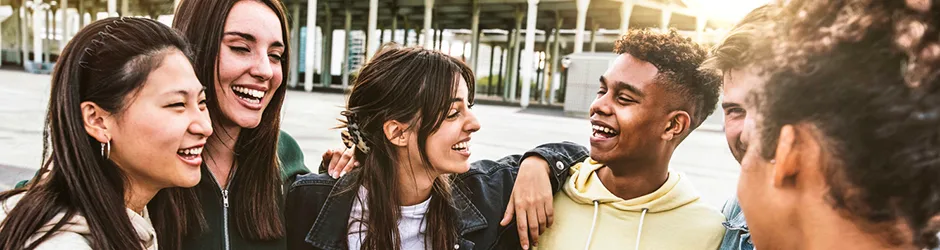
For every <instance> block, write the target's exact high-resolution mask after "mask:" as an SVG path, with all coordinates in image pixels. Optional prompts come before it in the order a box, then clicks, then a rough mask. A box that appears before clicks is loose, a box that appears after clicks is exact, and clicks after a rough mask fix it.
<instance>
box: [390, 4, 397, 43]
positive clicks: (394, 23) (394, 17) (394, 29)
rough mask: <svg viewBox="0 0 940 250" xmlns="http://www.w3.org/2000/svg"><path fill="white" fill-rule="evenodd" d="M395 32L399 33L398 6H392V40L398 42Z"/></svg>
mask: <svg viewBox="0 0 940 250" xmlns="http://www.w3.org/2000/svg"><path fill="white" fill-rule="evenodd" d="M395 33H398V7H394V8H392V37H391V38H392V42H397V41H396V40H395V38H396V35H395Z"/></svg>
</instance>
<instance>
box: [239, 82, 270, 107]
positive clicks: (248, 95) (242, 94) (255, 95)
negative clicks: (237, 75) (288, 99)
mask: <svg viewBox="0 0 940 250" xmlns="http://www.w3.org/2000/svg"><path fill="white" fill-rule="evenodd" d="M232 91H235V95H237V96H238V97H239V98H241V99H243V100H245V101H247V102H249V103H255V104H257V103H261V99H262V98H264V95H265V94H266V93H265V92H264V91H261V90H256V89H250V88H245V87H239V86H232Z"/></svg>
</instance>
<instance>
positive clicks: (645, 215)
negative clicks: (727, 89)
mask: <svg viewBox="0 0 940 250" xmlns="http://www.w3.org/2000/svg"><path fill="white" fill-rule="evenodd" d="M615 52H616V53H617V54H620V55H619V56H617V58H616V59H614V61H613V62H612V64H611V66H610V68H608V70H607V72H605V73H604V74H603V75H602V76H600V79H599V80H598V86H599V88H598V92H597V99H595V100H594V103H592V104H591V109H590V114H591V124H592V129H593V131H592V136H591V150H590V158H588V159H587V160H585V161H583V162H580V163H577V164H575V165H574V166H572V167H571V170H570V171H571V177H570V178H568V180H567V181H566V182H565V183H564V187H563V189H562V190H564V195H556V196H555V201H554V210H555V218H554V219H555V223H554V226H552V227H551V228H549V229H547V230H546V231H545V232H544V234H543V235H541V236H540V240H539V245H538V247H539V248H538V249H541V250H545V249H625V248H628V249H709V250H714V249H717V248H718V245H719V243H721V239H722V236H723V235H724V228H723V227H722V226H721V223H722V222H723V221H724V217H723V216H722V215H721V213H719V212H718V211H717V210H715V209H713V208H711V207H709V206H708V205H706V204H704V202H702V201H701V200H700V199H699V195H698V194H697V192H696V190H695V188H694V187H693V186H692V184H691V183H689V180H688V177H686V176H684V175H683V174H681V173H678V172H674V171H670V170H669V161H670V159H671V158H672V154H673V152H674V151H675V149H676V147H678V146H679V144H680V143H681V142H682V141H683V139H685V138H686V137H687V136H688V135H689V133H691V132H692V131H693V130H694V129H695V128H697V127H698V126H699V125H701V124H702V122H703V121H705V118H707V117H708V115H709V114H711V113H712V112H713V111H714V110H715V107H716V105H717V102H718V92H719V87H720V86H719V85H720V81H721V79H720V77H719V76H718V74H716V73H714V72H713V71H706V70H699V67H700V66H701V64H702V62H703V61H704V60H705V57H706V51H705V49H704V48H702V47H701V46H699V45H697V44H695V43H694V42H692V41H691V39H689V38H685V37H681V36H680V35H679V34H678V33H677V32H676V31H675V30H672V31H669V32H667V33H661V32H658V31H651V30H631V31H630V32H628V33H627V34H626V35H624V36H623V37H621V38H620V39H619V40H618V41H617V42H616V46H615Z"/></svg>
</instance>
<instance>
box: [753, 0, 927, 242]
mask: <svg viewBox="0 0 940 250" xmlns="http://www.w3.org/2000/svg"><path fill="white" fill-rule="evenodd" d="M938 5H940V4H938V3H937V2H936V1H934V2H933V3H931V2H929V1H928V0H907V1H879V0H829V1H815V0H790V1H788V2H787V3H786V4H782V5H781V6H780V7H781V9H780V10H779V11H778V12H779V13H775V17H774V20H777V21H778V22H777V24H776V25H775V27H774V28H773V32H771V33H770V34H768V36H769V37H771V38H773V39H768V40H771V43H772V45H771V46H772V48H773V55H772V57H771V58H768V60H766V61H765V62H764V63H765V64H766V65H765V66H766V67H767V68H768V69H770V73H771V76H770V79H769V81H768V82H767V84H766V85H765V86H763V88H762V89H759V90H758V91H757V92H756V93H755V94H754V95H753V96H752V98H754V99H752V100H753V101H754V102H755V103H756V105H757V110H758V112H759V113H761V114H762V115H763V117H764V118H763V119H761V121H759V123H758V126H759V128H760V133H761V137H760V140H761V146H762V148H763V150H762V151H763V152H761V156H762V157H763V158H765V159H770V158H772V157H774V152H775V151H776V145H777V139H778V137H779V133H780V129H781V128H782V127H783V126H784V125H787V124H799V123H806V124H811V125H813V126H815V127H816V129H817V131H818V136H820V137H822V139H823V141H824V143H823V145H824V147H825V149H826V151H827V153H828V155H829V156H831V157H832V159H833V160H834V162H833V163H831V164H827V166H822V167H823V168H824V169H823V171H824V172H825V173H826V181H827V183H828V184H829V186H830V189H829V192H828V194H827V197H826V199H827V200H828V201H829V202H830V203H831V204H832V205H833V206H834V207H835V208H837V209H840V210H841V211H843V212H847V213H846V214H847V216H848V217H849V218H851V219H852V220H853V221H855V223H856V224H857V225H859V226H860V228H863V229H865V230H866V231H868V232H869V233H872V234H875V235H879V236H881V237H883V238H884V239H885V240H886V241H887V242H888V243H890V244H895V245H900V244H904V243H905V242H913V244H915V245H916V246H918V247H921V248H922V247H928V248H933V247H936V246H937V244H938V240H937V236H936V234H937V232H938V230H940V221H938V218H940V217H938V215H940V80H938V75H940V66H938V58H940V6H938ZM896 223H903V224H904V225H906V226H908V229H909V230H910V233H913V239H910V238H905V235H907V234H906V232H904V230H899V229H898V228H897V227H895V226H894V225H896Z"/></svg>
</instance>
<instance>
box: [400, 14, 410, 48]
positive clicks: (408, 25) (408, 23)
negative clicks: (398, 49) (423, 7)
mask: <svg viewBox="0 0 940 250" xmlns="http://www.w3.org/2000/svg"><path fill="white" fill-rule="evenodd" d="M402 18H404V20H402V21H404V22H405V33H404V34H405V39H404V41H402V43H401V44H403V45H405V46H408V42H409V40H411V31H410V30H411V22H409V21H408V16H403V17H402Z"/></svg>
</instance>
